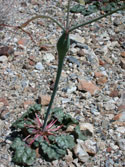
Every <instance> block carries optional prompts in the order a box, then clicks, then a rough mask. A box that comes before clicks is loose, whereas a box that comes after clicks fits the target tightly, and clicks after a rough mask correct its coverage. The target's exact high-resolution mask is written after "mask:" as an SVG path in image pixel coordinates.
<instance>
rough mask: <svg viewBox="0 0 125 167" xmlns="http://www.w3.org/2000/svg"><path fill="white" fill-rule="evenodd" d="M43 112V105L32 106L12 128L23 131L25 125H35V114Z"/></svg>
mask: <svg viewBox="0 0 125 167" xmlns="http://www.w3.org/2000/svg"><path fill="white" fill-rule="evenodd" d="M39 111H41V105H40V104H35V105H33V106H31V107H30V108H29V109H28V110H27V112H25V113H24V114H23V115H22V116H21V117H20V118H19V119H17V120H16V121H15V122H14V123H13V124H12V126H11V127H12V128H16V129H23V128H24V127H25V126H24V125H25V124H28V125H31V124H32V123H33V118H35V112H39Z"/></svg>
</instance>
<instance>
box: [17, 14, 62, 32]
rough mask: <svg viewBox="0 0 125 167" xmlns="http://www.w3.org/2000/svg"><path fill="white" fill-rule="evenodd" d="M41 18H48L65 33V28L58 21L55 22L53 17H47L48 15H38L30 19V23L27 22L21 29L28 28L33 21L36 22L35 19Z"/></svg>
mask: <svg viewBox="0 0 125 167" xmlns="http://www.w3.org/2000/svg"><path fill="white" fill-rule="evenodd" d="M39 18H47V19H50V20H52V21H53V22H55V23H56V24H57V25H58V26H59V27H60V28H61V29H62V30H64V31H65V28H64V27H63V26H62V25H61V24H60V23H59V22H58V21H57V20H55V19H54V18H53V17H51V16H46V15H36V16H34V17H32V18H31V19H29V20H28V21H26V22H25V23H23V24H22V25H21V26H20V27H21V28H23V27H26V26H27V25H28V24H29V23H30V22H31V21H33V20H35V19H39Z"/></svg>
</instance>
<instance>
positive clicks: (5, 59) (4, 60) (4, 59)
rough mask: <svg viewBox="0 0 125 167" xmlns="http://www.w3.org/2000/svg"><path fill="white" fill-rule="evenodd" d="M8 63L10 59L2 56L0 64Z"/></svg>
mask: <svg viewBox="0 0 125 167" xmlns="http://www.w3.org/2000/svg"><path fill="white" fill-rule="evenodd" d="M7 61H8V58H7V57H6V56H0V63H5V62H7Z"/></svg>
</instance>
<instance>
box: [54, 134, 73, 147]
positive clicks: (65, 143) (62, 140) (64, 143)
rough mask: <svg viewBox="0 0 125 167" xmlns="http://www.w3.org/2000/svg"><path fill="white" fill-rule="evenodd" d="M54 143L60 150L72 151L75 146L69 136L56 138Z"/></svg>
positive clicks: (71, 137)
mask: <svg viewBox="0 0 125 167" xmlns="http://www.w3.org/2000/svg"><path fill="white" fill-rule="evenodd" d="M55 141H56V143H57V145H58V146H59V147H60V148H61V149H68V148H69V149H72V148H73V147H74V146H75V143H74V137H73V136H70V135H61V136H57V137H56V138H55Z"/></svg>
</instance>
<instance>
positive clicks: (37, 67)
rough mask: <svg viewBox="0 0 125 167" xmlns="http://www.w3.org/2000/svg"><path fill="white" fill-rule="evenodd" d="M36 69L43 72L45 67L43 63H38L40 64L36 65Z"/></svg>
mask: <svg viewBox="0 0 125 167" xmlns="http://www.w3.org/2000/svg"><path fill="white" fill-rule="evenodd" d="M35 68H36V69H37V70H43V69H44V67H43V65H42V63H41V62H38V63H37V64H36V65H35Z"/></svg>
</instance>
